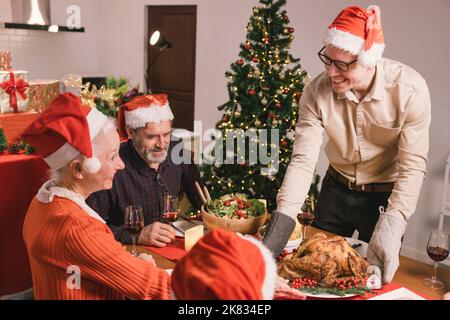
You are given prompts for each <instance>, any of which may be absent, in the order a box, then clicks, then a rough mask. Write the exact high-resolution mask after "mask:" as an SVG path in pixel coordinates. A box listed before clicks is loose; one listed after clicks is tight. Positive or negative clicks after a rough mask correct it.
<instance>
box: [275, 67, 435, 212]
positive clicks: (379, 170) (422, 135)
mask: <svg viewBox="0 0 450 320" xmlns="http://www.w3.org/2000/svg"><path fill="white" fill-rule="evenodd" d="M430 122H431V102H430V94H429V91H428V87H427V84H426V82H425V80H424V79H423V78H422V77H421V76H420V75H419V74H418V73H417V72H416V71H415V70H413V69H412V68H410V67H408V66H406V65H404V64H401V63H399V62H396V61H393V60H389V59H383V61H382V62H381V63H380V64H378V65H377V69H376V75H375V81H374V85H373V86H372V89H371V91H370V92H369V93H368V94H367V96H366V97H365V98H363V100H362V101H359V100H358V99H357V98H356V97H355V95H354V94H353V93H352V92H351V91H347V92H346V93H345V94H336V93H334V92H333V91H332V88H331V80H330V77H329V76H328V74H327V73H326V72H324V73H322V74H320V75H319V76H318V77H317V78H315V79H314V80H312V81H311V82H310V83H309V84H308V85H307V87H306V88H305V90H304V93H303V96H302V98H301V99H300V115H299V121H298V123H297V126H296V130H295V143H294V149H293V154H292V159H291V162H290V164H289V167H288V169H287V172H286V176H285V178H284V181H283V185H282V187H281V190H280V192H279V193H278V196H277V210H278V211H279V212H282V213H284V214H288V215H290V216H292V217H295V216H296V214H297V212H298V211H299V210H300V207H301V205H302V204H303V202H304V200H305V198H306V195H307V192H308V190H309V187H310V184H311V180H312V176H313V173H314V169H315V166H316V163H317V160H318V156H319V152H320V147H321V145H322V140H323V132H324V131H325V132H326V133H327V135H328V137H329V141H328V143H327V144H326V146H325V152H326V154H327V156H328V159H329V161H330V164H331V165H332V166H333V167H334V168H335V169H337V170H338V171H339V172H340V173H342V174H343V175H344V176H346V177H347V178H348V179H350V180H352V181H355V183H356V184H358V185H359V184H367V183H374V182H395V187H394V190H393V192H392V195H391V197H390V198H389V205H388V208H387V210H386V211H387V212H388V213H401V214H402V215H403V216H404V217H405V218H406V219H408V218H409V217H410V216H411V215H412V214H413V212H414V210H415V208H416V203H417V199H418V197H419V192H420V188H421V186H422V182H423V180H424V178H425V172H426V165H427V154H428V146H429V127H430Z"/></svg>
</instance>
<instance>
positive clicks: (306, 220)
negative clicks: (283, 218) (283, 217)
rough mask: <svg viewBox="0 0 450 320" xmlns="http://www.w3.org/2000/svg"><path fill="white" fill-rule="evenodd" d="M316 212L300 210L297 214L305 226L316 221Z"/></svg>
mask: <svg viewBox="0 0 450 320" xmlns="http://www.w3.org/2000/svg"><path fill="white" fill-rule="evenodd" d="M314 218H315V216H314V214H312V213H311V212H300V213H299V214H298V215H297V219H298V222H300V224H301V225H304V226H310V225H312V223H313V222H314Z"/></svg>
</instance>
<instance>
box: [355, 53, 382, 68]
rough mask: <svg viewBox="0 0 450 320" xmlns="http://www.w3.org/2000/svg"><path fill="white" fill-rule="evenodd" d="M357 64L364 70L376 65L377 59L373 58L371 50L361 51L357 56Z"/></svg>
mask: <svg viewBox="0 0 450 320" xmlns="http://www.w3.org/2000/svg"><path fill="white" fill-rule="evenodd" d="M358 63H359V64H360V65H362V66H363V67H366V68H373V67H375V66H376V65H377V63H378V59H377V58H376V57H375V55H374V54H373V52H371V50H369V51H362V52H361V53H360V54H359V55H358Z"/></svg>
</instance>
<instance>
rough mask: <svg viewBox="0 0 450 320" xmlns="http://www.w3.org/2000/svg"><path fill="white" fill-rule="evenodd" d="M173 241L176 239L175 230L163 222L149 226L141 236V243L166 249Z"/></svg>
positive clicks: (143, 230)
mask: <svg viewBox="0 0 450 320" xmlns="http://www.w3.org/2000/svg"><path fill="white" fill-rule="evenodd" d="M173 239H175V229H174V228H172V227H171V226H170V225H168V224H165V223H161V222H153V223H152V224H149V225H148V226H146V227H145V228H144V229H142V232H141V234H140V235H139V243H141V244H144V245H149V246H154V247H159V248H163V247H165V246H166V245H167V244H168V243H171V242H172V240H173Z"/></svg>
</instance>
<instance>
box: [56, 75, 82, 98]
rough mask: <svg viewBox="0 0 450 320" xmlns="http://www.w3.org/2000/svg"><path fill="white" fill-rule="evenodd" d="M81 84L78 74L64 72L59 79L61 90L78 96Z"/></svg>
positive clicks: (80, 77)
mask: <svg viewBox="0 0 450 320" xmlns="http://www.w3.org/2000/svg"><path fill="white" fill-rule="evenodd" d="M82 86H83V79H82V76H80V75H78V74H66V75H65V76H64V77H63V78H62V79H61V92H70V93H73V94H74V95H77V96H79V95H80V94H81V87H82Z"/></svg>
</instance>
